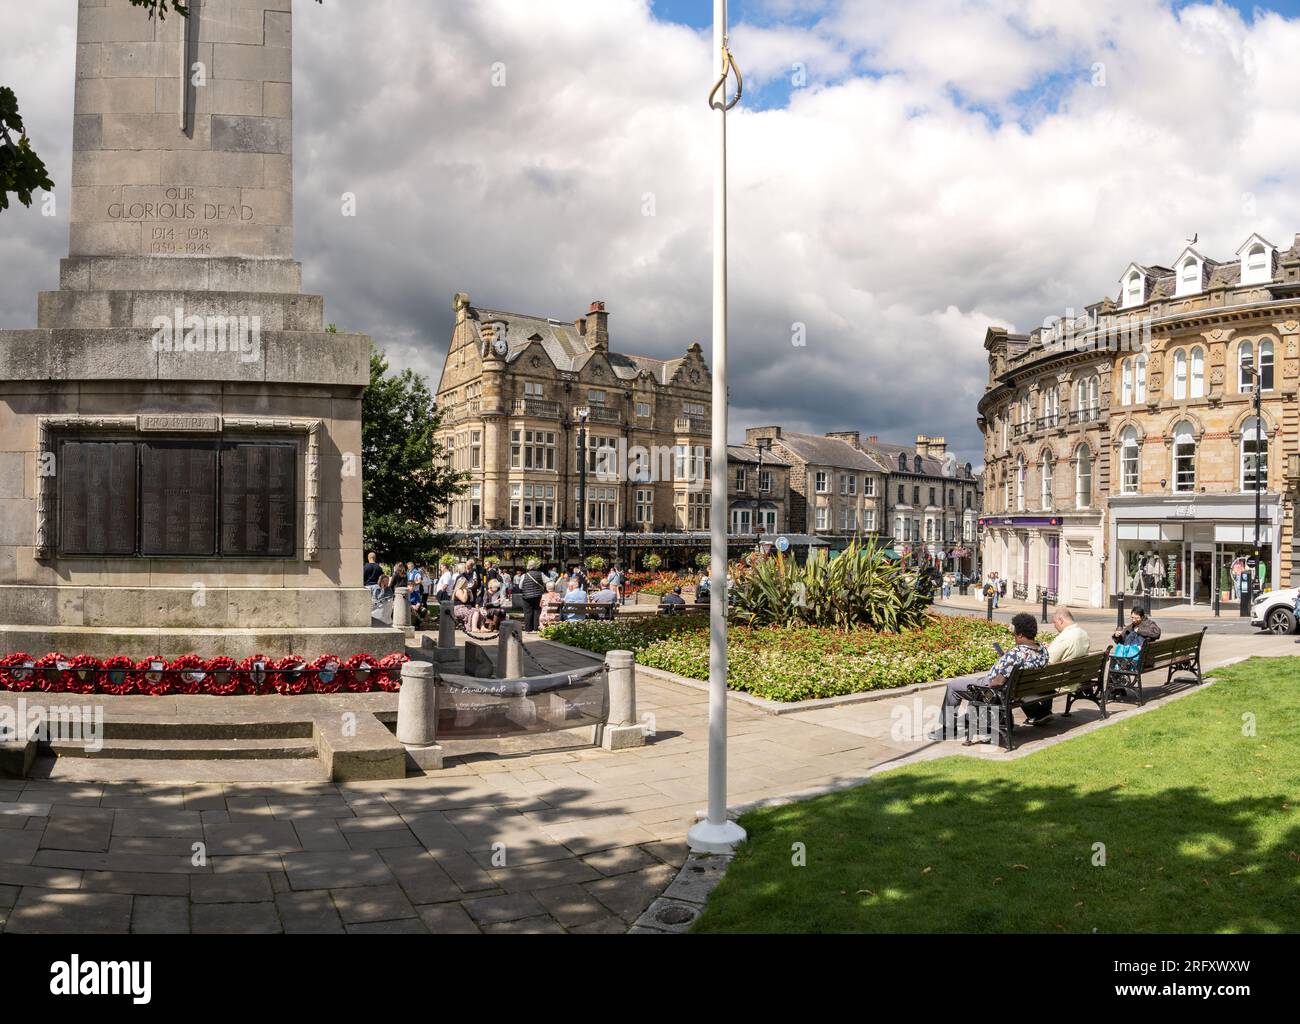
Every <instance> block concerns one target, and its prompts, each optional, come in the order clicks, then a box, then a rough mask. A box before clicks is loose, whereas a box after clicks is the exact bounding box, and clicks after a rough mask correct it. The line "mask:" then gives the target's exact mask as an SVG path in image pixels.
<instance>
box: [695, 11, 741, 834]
mask: <svg viewBox="0 0 1300 1024" xmlns="http://www.w3.org/2000/svg"><path fill="white" fill-rule="evenodd" d="M713 52H714V53H715V54H716V55H717V59H718V60H719V61H720V62H721V63H720V68H721V72H720V73H721V74H722V75H723V76H724V78H725V76H726V75H727V72H728V68H729V66H731V65H730V61H729V55H728V51H727V0H713ZM737 84H738V85H739V80H738V82H737ZM709 99H710V103H711V104H712V106H713V127H714V144H715V152H714V173H715V176H714V183H713V460H712V485H713V487H712V491H713V495H712V497H713V503H712V511H711V518H710V528H711V529H710V533H711V540H712V545H711V554H710V561H709V584H710V585H709V809H708V817H707V818H706V819H705V820H704V821H700V822H697V823H696V824H695V826H694V827H693V828H692V829H691V830H690V832H689V833H688V834H687V840H688V842H689V843H690V847H691V849H692V850H694V851H696V852H698V853H731V852H732V851H733V850H734V849H735V847H736V846H737V844H739V843H742V842H744V840H745V830H744V829H742V828H741V827H740V826H739V825H737V824H736V823H735V822H734V821H729V820H728V819H727V85H726V82H725V81H724V82H723V83H722V88H721V89H720V90H719V89H717V88H715V89H714V94H713V95H711V96H710V98H709ZM737 99H739V95H737Z"/></svg>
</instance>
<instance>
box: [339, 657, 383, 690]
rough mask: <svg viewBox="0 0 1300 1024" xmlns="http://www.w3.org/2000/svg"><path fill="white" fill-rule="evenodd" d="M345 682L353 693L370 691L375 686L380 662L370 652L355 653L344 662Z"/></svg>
mask: <svg viewBox="0 0 1300 1024" xmlns="http://www.w3.org/2000/svg"><path fill="white" fill-rule="evenodd" d="M343 668H344V670H345V671H344V673H343V674H344V675H346V676H347V679H346V680H345V684H346V685H347V688H348V689H349V690H351V691H352V692H353V693H369V692H370V691H371V690H373V689H374V688H375V676H376V674H377V673H378V671H379V662H377V661H375V659H374V658H372V657H371V656H370V655H368V654H354V655H352V657H350V658H349V659H348V660H347V661H345V662H344V663H343Z"/></svg>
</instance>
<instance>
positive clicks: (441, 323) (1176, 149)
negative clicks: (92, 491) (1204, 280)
mask: <svg viewBox="0 0 1300 1024" xmlns="http://www.w3.org/2000/svg"><path fill="white" fill-rule="evenodd" d="M0 6H2V7H3V11H4V24H5V31H4V33H2V34H0V81H2V82H3V83H4V84H7V85H10V86H12V87H14V88H15V89H16V90H17V91H18V94H19V101H20V103H21V104H22V110H23V113H24V115H25V117H26V119H27V122H28V130H29V132H30V134H31V135H32V137H33V141H34V143H35V145H36V146H37V147H38V149H39V151H40V152H41V153H42V154H43V155H44V156H45V157H46V160H47V163H48V164H49V167H50V170H51V172H52V174H53V176H54V178H55V181H56V184H59V185H62V184H64V183H66V182H67V180H68V177H69V164H70V155H69V149H70V142H71V120H72V116H71V115H72V80H73V43H74V37H75V9H76V3H75V0H40V2H39V3H26V2H22V3H20V2H19V0H0ZM711 7H712V5H711V3H710V2H709V0H656V2H653V3H652V2H651V0H474V2H473V3H465V2H463V0H327V2H326V4H325V6H324V7H318V6H317V5H315V4H313V3H307V2H304V0H297V3H296V11H297V14H296V45H297V52H296V55H295V68H296V75H297V80H296V94H295V95H296V116H297V123H296V145H297V150H296V154H297V155H296V177H297V181H296V188H297V195H296V200H297V204H296V217H297V256H298V258H299V259H300V260H302V261H303V262H304V265H305V278H306V286H307V288H308V290H310V291H312V292H318V293H321V294H323V295H325V297H326V302H327V309H328V316H329V319H330V320H332V321H335V322H337V323H338V324H339V325H340V326H342V327H346V328H348V329H351V330H357V331H362V332H365V333H368V334H370V335H371V336H373V337H374V338H375V339H376V341H378V342H379V343H380V345H381V346H382V347H384V348H386V349H387V350H388V352H389V353H390V355H391V356H392V358H393V360H394V362H396V363H397V364H399V365H406V366H412V367H415V368H417V369H420V370H422V371H425V372H428V373H431V374H435V375H436V374H437V372H438V371H439V370H440V368H441V365H442V359H443V354H444V351H445V347H446V344H447V340H448V338H449V335H450V326H451V301H452V295H453V294H454V293H455V292H457V291H466V292H468V293H469V294H470V296H471V297H472V299H473V300H474V302H475V303H477V304H481V305H483V306H486V307H490V308H491V307H495V308H503V309H509V310H513V311H518V312H527V313H538V314H543V315H547V316H551V317H555V318H557V319H573V318H575V317H577V316H578V315H580V314H581V313H583V312H584V311H585V310H586V308H587V305H588V303H589V302H590V301H591V300H593V299H602V300H604V301H605V302H606V303H607V304H608V306H609V310H610V313H611V324H610V329H611V335H612V341H613V344H614V346H615V347H616V348H618V349H621V350H624V351H629V352H636V353H643V354H646V355H655V356H661V357H666V356H673V355H677V354H680V353H681V352H682V351H683V350H684V349H685V348H686V347H687V345H689V344H690V343H691V342H693V341H701V342H703V343H704V344H705V348H706V351H707V349H708V342H709V330H710V322H711V320H710V270H709V267H710V254H709V248H710V188H711V180H710V166H711V165H710V160H709V157H710V144H709V141H710V136H709V131H710V127H709V112H708V108H707V106H706V102H705V97H706V95H707V92H708V89H709V84H710V75H711V71H712V66H713V65H712V59H711V54H710V49H711V46H710V40H711V36H710V33H709V30H708V25H709V24H710V21H711ZM732 20H733V32H732V44H733V46H732V48H733V50H734V52H735V53H736V55H737V58H738V59H739V61H740V63H741V66H742V68H743V70H744V71H745V73H746V78H747V83H748V85H749V87H750V90H749V92H748V94H747V99H746V103H745V104H744V105H743V106H742V107H741V108H740V109H739V110H738V111H737V113H736V114H735V115H734V117H733V120H732V135H731V139H732V205H731V216H732V232H733V234H732V257H733V260H732V300H733V306H732V309H733V319H732V349H731V394H732V403H733V421H732V422H733V426H734V428H735V430H734V432H736V433H738V432H739V431H740V429H741V428H742V427H743V426H744V425H746V424H750V425H752V424H757V423H771V422H779V423H782V424H785V425H786V426H787V427H790V428H796V429H798V428H802V429H809V430H816V431H825V430H833V429H855V428H856V429H860V430H862V431H863V432H864V433H876V434H880V435H881V436H882V437H888V438H891V439H894V440H908V439H911V438H914V437H915V435H916V434H917V433H920V432H924V433H942V434H945V435H946V436H947V437H948V438H949V440H950V443H952V445H953V446H954V447H955V448H956V449H957V451H958V453H959V454H960V455H961V456H962V457H963V458H968V459H971V460H972V461H975V462H977V463H978V462H979V461H980V451H981V445H980V439H979V435H978V432H977V430H976V427H975V422H974V421H975V402H976V400H977V398H978V396H979V394H980V392H981V391H982V389H983V387H984V383H985V380H986V375H987V372H986V366H985V363H984V358H983V356H984V353H983V349H982V347H981V342H982V340H983V335H984V331H985V329H986V327H988V326H989V325H990V324H1004V325H1008V326H1012V327H1015V328H1017V329H1021V330H1026V329H1030V328H1032V327H1034V326H1036V325H1037V324H1039V323H1041V322H1042V320H1043V319H1044V318H1045V317H1048V316H1051V315H1054V314H1056V315H1059V314H1061V313H1064V312H1065V311H1066V309H1067V308H1075V309H1081V308H1082V307H1083V306H1084V305H1085V304H1086V303H1089V302H1092V301H1095V300H1097V299H1098V298H1100V297H1101V296H1102V295H1103V294H1107V293H1114V292H1116V291H1117V284H1116V282H1117V280H1118V278H1119V276H1120V273H1121V272H1122V270H1123V269H1124V267H1125V265H1126V264H1127V263H1128V262H1129V261H1130V260H1134V259H1136V260H1139V261H1143V262H1163V263H1168V262H1169V261H1171V260H1173V258H1174V257H1175V256H1176V255H1177V254H1178V252H1179V251H1180V249H1181V248H1182V246H1183V245H1184V244H1185V239H1187V238H1190V237H1191V236H1192V235H1193V233H1199V235H1200V239H1201V245H1200V248H1201V251H1202V252H1204V253H1205V254H1206V255H1209V256H1213V257H1216V258H1220V259H1223V258H1230V256H1231V254H1232V253H1233V252H1234V251H1235V250H1236V249H1237V247H1238V246H1239V245H1240V244H1241V242H1242V241H1244V240H1245V238H1246V237H1247V236H1248V235H1249V234H1250V232H1252V231H1256V230H1257V231H1259V232H1261V233H1262V234H1263V235H1264V236H1265V237H1267V238H1269V239H1270V240H1272V241H1273V242H1275V243H1278V244H1281V245H1282V246H1283V247H1286V246H1289V245H1290V243H1291V241H1292V239H1293V237H1294V236H1295V234H1296V233H1297V232H1298V231H1300V145H1297V143H1296V140H1297V139H1300V99H1297V97H1300V60H1297V59H1296V54H1298V53H1300V4H1297V3H1295V2H1293V0H1286V2H1281V0H1279V2H1277V3H1275V4H1273V5H1272V9H1267V8H1265V7H1257V6H1254V5H1252V4H1249V3H1239V4H1223V3H1218V4H1203V3H1172V4H1171V3H1170V2H1168V0H1086V2H1084V0H733V3H732ZM502 69H504V75H505V78H504V84H498V83H499V82H500V72H501V70H502ZM344 192H353V193H355V194H356V195H357V197H358V202H359V214H358V216H357V217H356V218H345V217H343V216H341V213H340V201H339V197H340V196H341V194H342V193H344ZM64 210H66V204H63V205H62V206H61V210H60V212H63V211H64ZM66 245H67V226H66V223H65V222H64V221H62V220H61V219H55V220H51V219H48V218H43V217H41V216H40V213H39V210H38V209H36V207H33V209H32V210H30V211H27V210H23V209H22V208H17V209H16V210H13V209H11V211H10V212H9V213H7V214H4V215H2V216H0V326H4V327H21V326H30V325H31V324H32V323H33V322H34V318H35V293H36V292H37V291H38V290H41V289H50V288H54V287H56V286H57V260H58V257H59V256H60V255H61V254H62V253H63V252H64V251H66ZM796 324H803V325H806V344H805V345H804V346H802V347H800V346H796V345H794V344H793V343H792V334H793V331H794V329H795V325H796Z"/></svg>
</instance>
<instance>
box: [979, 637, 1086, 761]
mask: <svg viewBox="0 0 1300 1024" xmlns="http://www.w3.org/2000/svg"><path fill="white" fill-rule="evenodd" d="M1109 660H1110V648H1109V647H1107V648H1106V649H1105V650H1104V651H1102V652H1100V653H1098V654H1085V655H1084V656H1083V657H1082V658H1072V659H1071V660H1069V661H1062V662H1058V663H1057V664H1055V665H1044V666H1043V667H1042V668H1029V669H1027V668H1025V667H1024V666H1022V665H1017V666H1016V667H1015V668H1014V669H1012V670H1011V676H1010V678H1008V679H1007V681H1006V682H1004V683H1003V684H1002V685H1001V686H984V685H983V684H975V685H973V686H970V687H968V688H967V690H966V694H967V698H968V699H969V700H970V703H971V707H972V710H974V709H979V708H997V709H998V717H999V719H1000V722H998V723H995V726H1000V727H997V728H995V731H996V732H997V733H999V734H1000V735H1001V736H1002V737H1005V744H1006V749H1007V750H1014V749H1015V746H1014V741H1013V739H1012V737H1013V734H1014V732H1015V722H1014V721H1013V720H1012V715H1011V712H1012V709H1013V708H1018V707H1023V706H1024V705H1025V704H1033V703H1035V702H1037V701H1040V700H1046V701H1049V702H1050V701H1051V699H1052V698H1053V697H1060V696H1064V697H1065V712H1064V713H1065V714H1066V715H1068V714H1069V713H1070V709H1071V708H1072V707H1073V706H1074V702H1075V701H1076V700H1090V701H1092V702H1093V703H1094V704H1096V705H1097V707H1098V708H1100V709H1101V716H1102V717H1103V718H1106V717H1108V713H1107V711H1106V663H1107V662H1108V661H1109ZM978 713H979V712H978V711H976V714H978ZM969 714H970V712H968V718H967V729H966V740H965V743H966V746H970V744H971V742H972V740H971V735H970V734H971V729H970V724H969Z"/></svg>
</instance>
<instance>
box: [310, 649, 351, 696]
mask: <svg viewBox="0 0 1300 1024" xmlns="http://www.w3.org/2000/svg"><path fill="white" fill-rule="evenodd" d="M311 669H312V681H313V682H314V683H315V684H316V692H317V693H338V692H339V690H341V689H343V680H344V676H345V675H347V673H346V672H344V671H343V670H342V667H341V663H340V662H339V659H338V656H337V655H334V654H322V655H321V656H320V657H319V658H317V659H316V660H315V661H313V662H312V663H311Z"/></svg>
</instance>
